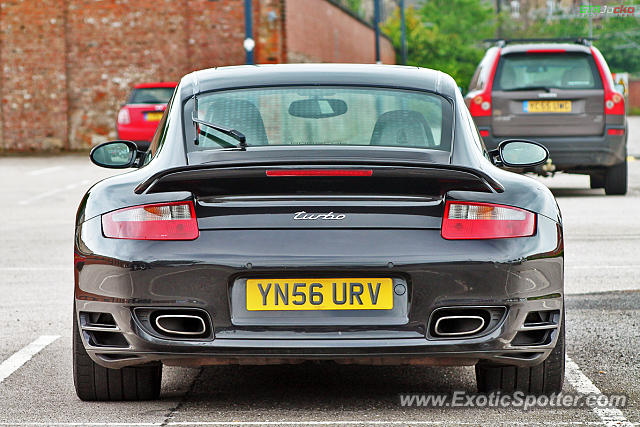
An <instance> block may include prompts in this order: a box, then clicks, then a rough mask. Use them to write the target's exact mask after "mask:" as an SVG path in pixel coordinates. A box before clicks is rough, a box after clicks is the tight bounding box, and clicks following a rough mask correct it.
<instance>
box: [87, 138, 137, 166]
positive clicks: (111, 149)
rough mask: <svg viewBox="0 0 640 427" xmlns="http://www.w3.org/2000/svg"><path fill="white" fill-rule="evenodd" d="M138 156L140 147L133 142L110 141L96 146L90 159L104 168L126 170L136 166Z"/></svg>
mask: <svg viewBox="0 0 640 427" xmlns="http://www.w3.org/2000/svg"><path fill="white" fill-rule="evenodd" d="M138 154H139V152H138V147H137V146H136V143H135V142H133V141H109V142H105V143H102V144H100V145H96V146H95V147H94V148H93V150H91V153H90V154H89V158H90V159H91V161H92V162H93V163H95V164H96V165H98V166H100V167H103V168H110V169H126V168H131V167H133V166H135V163H136V160H137V159H138Z"/></svg>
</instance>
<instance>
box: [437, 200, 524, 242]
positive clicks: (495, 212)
mask: <svg viewBox="0 0 640 427" xmlns="http://www.w3.org/2000/svg"><path fill="white" fill-rule="evenodd" d="M535 226H536V215H535V214H534V213H532V212H529V211H525V210H524V209H518V208H513V207H511V206H503V205H495V204H492V203H472V202H447V204H446V206H445V209H444V217H443V219H442V237H443V238H445V239H451V240H458V239H504V238H508V237H526V236H533V233H534V231H535Z"/></svg>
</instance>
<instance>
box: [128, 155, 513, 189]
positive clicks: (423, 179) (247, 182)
mask: <svg viewBox="0 0 640 427" xmlns="http://www.w3.org/2000/svg"><path fill="white" fill-rule="evenodd" d="M283 171H285V172H286V171H298V173H293V174H288V173H282V172H283ZM305 171H312V172H315V173H314V174H307V173H305ZM341 171H342V172H345V171H346V176H345V175H344V174H340V172H341ZM349 171H359V172H366V173H359V172H357V173H355V174H351V175H350V174H349ZM323 172H324V173H323ZM336 172H338V173H337V176H336V175H334V173H336ZM300 175H302V176H300ZM304 175H307V176H304ZM309 175H313V176H309ZM305 190H308V191H311V192H316V193H317V192H325V191H327V192H331V193H338V194H415V195H426V194H440V195H442V194H445V193H446V192H448V191H452V190H465V191H478V192H484V193H502V192H503V191H504V187H503V186H502V184H500V183H499V182H498V181H496V180H495V179H494V178H492V177H491V176H489V175H488V174H486V173H485V172H483V171H480V170H478V169H474V168H469V167H465V166H457V165H441V164H433V165H431V164H429V165H425V163H422V162H420V163H418V162H410V161H394V162H371V161H362V162H358V161H354V160H353V159H351V160H350V161H349V163H348V164H345V163H342V162H341V163H327V162H323V163H313V162H309V161H308V160H305V161H301V162H292V161H288V162H286V163H283V162H261V163H256V162H253V163H252V164H222V165H221V164H216V165H193V166H183V167H176V168H170V169H166V170H163V171H161V172H158V173H155V174H154V175H152V176H150V177H149V178H147V179H146V180H144V181H143V182H141V183H140V184H139V185H138V186H137V187H136V189H135V193H136V194H143V193H146V194H152V193H163V192H171V191H190V192H192V193H194V194H195V195H198V196H202V195H207V196H209V195H211V196H213V195H230V194H234V195H236V194H237V195H240V194H283V193H285V194H288V193H291V192H295V193H300V192H301V191H305Z"/></svg>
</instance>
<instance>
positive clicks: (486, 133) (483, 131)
mask: <svg viewBox="0 0 640 427" xmlns="http://www.w3.org/2000/svg"><path fill="white" fill-rule="evenodd" d="M480 136H481V137H483V138H484V137H485V136H489V131H488V130H480Z"/></svg>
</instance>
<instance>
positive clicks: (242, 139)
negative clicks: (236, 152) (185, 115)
mask: <svg viewBox="0 0 640 427" xmlns="http://www.w3.org/2000/svg"><path fill="white" fill-rule="evenodd" d="M191 120H193V123H195V125H196V141H195V143H196V144H198V135H199V134H200V127H199V126H198V125H203V126H207V127H209V128H211V129H213V130H217V131H218V132H220V133H223V134H225V135H228V136H230V137H231V138H233V139H235V140H236V141H238V147H239V148H241V149H242V150H245V149H246V148H247V137H246V136H244V134H243V133H242V132H240V131H238V130H235V129H229V128H227V127H224V126H220V125H217V124H215V123H210V122H208V121H206V120H201V119H198V118H197V117H195V116H191ZM230 145H231V144H230Z"/></svg>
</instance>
